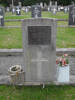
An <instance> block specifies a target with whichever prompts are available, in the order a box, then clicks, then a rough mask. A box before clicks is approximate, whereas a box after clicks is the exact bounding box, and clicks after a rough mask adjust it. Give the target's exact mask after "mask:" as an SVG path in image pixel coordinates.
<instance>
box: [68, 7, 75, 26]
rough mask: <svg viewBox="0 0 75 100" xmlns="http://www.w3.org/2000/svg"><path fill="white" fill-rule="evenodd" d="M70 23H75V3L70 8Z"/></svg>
mask: <svg viewBox="0 0 75 100" xmlns="http://www.w3.org/2000/svg"><path fill="white" fill-rule="evenodd" d="M69 25H75V5H74V6H70V9H69Z"/></svg>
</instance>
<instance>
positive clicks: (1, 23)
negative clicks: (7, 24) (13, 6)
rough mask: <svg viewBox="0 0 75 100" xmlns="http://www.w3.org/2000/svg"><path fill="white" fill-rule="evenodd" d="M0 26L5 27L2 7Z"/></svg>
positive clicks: (0, 10)
mask: <svg viewBox="0 0 75 100" xmlns="http://www.w3.org/2000/svg"><path fill="white" fill-rule="evenodd" d="M0 26H4V11H3V8H2V7H0Z"/></svg>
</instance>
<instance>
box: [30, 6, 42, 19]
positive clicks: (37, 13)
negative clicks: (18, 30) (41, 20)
mask: <svg viewBox="0 0 75 100" xmlns="http://www.w3.org/2000/svg"><path fill="white" fill-rule="evenodd" d="M32 17H33V18H38V17H41V7H40V5H33V6H32Z"/></svg>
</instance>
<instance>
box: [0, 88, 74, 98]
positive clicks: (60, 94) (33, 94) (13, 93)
mask: <svg viewBox="0 0 75 100" xmlns="http://www.w3.org/2000/svg"><path fill="white" fill-rule="evenodd" d="M0 100H75V87H74V86H46V87H45V88H44V89H43V88H42V86H31V87H30V86H29V87H25V86H22V87H18V86H17V87H13V86H0Z"/></svg>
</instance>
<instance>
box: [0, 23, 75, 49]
mask: <svg viewBox="0 0 75 100" xmlns="http://www.w3.org/2000/svg"><path fill="white" fill-rule="evenodd" d="M16 24H17V23H16ZM56 46H57V48H75V28H58V29H57V38H56ZM0 48H8V49H11V48H22V29H21V28H0Z"/></svg>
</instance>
